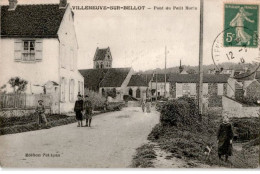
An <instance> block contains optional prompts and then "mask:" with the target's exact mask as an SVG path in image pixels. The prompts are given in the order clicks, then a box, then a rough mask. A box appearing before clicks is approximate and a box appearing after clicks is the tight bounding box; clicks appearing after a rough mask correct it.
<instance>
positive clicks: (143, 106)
mask: <svg viewBox="0 0 260 174" xmlns="http://www.w3.org/2000/svg"><path fill="white" fill-rule="evenodd" d="M141 107H142V110H143V112H144V111H145V99H143V101H142V104H141Z"/></svg>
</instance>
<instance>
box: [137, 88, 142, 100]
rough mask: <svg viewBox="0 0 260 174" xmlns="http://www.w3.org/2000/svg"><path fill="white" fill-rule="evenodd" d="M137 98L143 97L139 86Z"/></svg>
mask: <svg viewBox="0 0 260 174" xmlns="http://www.w3.org/2000/svg"><path fill="white" fill-rule="evenodd" d="M136 98H141V91H140V89H139V88H138V89H137V90H136Z"/></svg>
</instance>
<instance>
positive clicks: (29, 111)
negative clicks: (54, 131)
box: [0, 108, 51, 117]
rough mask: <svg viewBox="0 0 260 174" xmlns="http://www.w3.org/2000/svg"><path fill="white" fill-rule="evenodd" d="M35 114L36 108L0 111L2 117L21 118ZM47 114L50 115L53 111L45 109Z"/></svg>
mask: <svg viewBox="0 0 260 174" xmlns="http://www.w3.org/2000/svg"><path fill="white" fill-rule="evenodd" d="M34 113H35V109H34V108H30V109H29V108H28V109H3V110H1V111H0V117H21V116H29V115H31V114H34ZM45 113H46V114H50V113H51V109H50V108H45Z"/></svg>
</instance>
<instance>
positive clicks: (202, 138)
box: [148, 115, 259, 168]
mask: <svg viewBox="0 0 260 174" xmlns="http://www.w3.org/2000/svg"><path fill="white" fill-rule="evenodd" d="M238 120H239V121H238ZM235 121H236V122H238V123H240V124H241V122H243V119H242V121H241V120H240V119H235ZM252 123H253V122H251V121H248V119H245V121H244V124H249V125H244V127H250V124H252ZM219 124H220V118H219V117H216V116H215V115H211V116H204V117H203V119H202V122H201V123H194V125H192V126H189V127H188V126H182V127H175V126H162V125H161V124H158V125H156V126H155V127H154V129H153V131H152V132H151V133H150V135H149V137H148V139H149V140H151V141H152V142H156V143H158V144H159V146H160V148H161V149H163V150H165V151H167V152H170V153H171V154H172V155H173V156H175V157H177V158H184V159H186V160H196V161H199V162H201V163H203V164H208V165H211V166H220V167H229V168H256V167H258V164H259V161H258V160H259V146H257V145H259V141H258V143H257V142H255V141H253V140H252V143H251V144H250V145H247V146H242V150H237V149H236V148H234V149H233V155H232V156H231V158H230V159H229V162H222V161H219V159H218V156H217V139H216V134H217V129H218V125H219ZM258 130H259V128H258ZM209 143H211V144H213V150H212V152H211V155H210V158H209V159H207V160H206V157H205V155H204V153H203V149H204V148H205V147H206V146H207V145H208V144H209ZM239 145H242V144H241V143H235V144H234V147H236V146H239Z"/></svg>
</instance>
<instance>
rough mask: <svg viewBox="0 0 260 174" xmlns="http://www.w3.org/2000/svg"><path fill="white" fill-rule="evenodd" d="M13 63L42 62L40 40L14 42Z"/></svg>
mask: <svg viewBox="0 0 260 174" xmlns="http://www.w3.org/2000/svg"><path fill="white" fill-rule="evenodd" d="M14 59H15V61H22V62H33V61H38V60H42V41H41V40H19V39H18V40H15V42H14Z"/></svg>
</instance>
